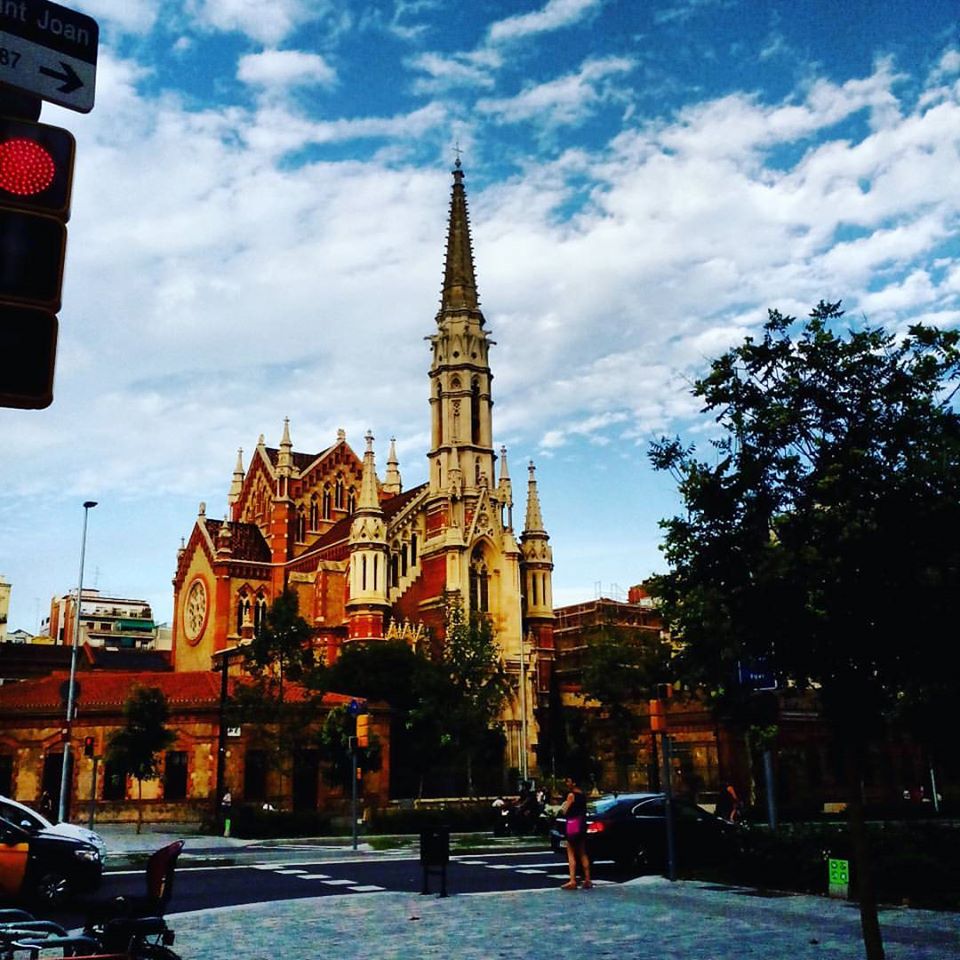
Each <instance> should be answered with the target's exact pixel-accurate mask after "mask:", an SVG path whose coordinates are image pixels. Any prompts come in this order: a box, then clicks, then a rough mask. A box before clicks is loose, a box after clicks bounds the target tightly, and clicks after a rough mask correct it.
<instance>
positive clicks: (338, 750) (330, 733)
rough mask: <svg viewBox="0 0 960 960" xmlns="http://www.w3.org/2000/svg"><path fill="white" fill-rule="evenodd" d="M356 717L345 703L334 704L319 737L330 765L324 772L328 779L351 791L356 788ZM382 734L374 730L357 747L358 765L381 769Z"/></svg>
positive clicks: (359, 766)
mask: <svg viewBox="0 0 960 960" xmlns="http://www.w3.org/2000/svg"><path fill="white" fill-rule="evenodd" d="M355 731H356V720H355V718H354V717H352V716H351V715H350V712H349V711H348V710H347V708H346V707H345V706H341V707H334V708H333V709H332V710H330V711H329V712H328V713H327V715H326V717H324V721H323V726H322V727H321V728H320V731H319V734H318V737H317V740H318V743H319V746H320V754H321V756H322V757H323V758H324V760H326V762H327V765H326V768H325V770H324V776H325V777H326V779H327V780H328V782H329V783H331V784H333V785H334V786H337V787H340V788H341V789H342V790H343V791H344V793H347V794H349V793H350V792H351V790H352V789H353V753H352V751H351V749H350V738H351V737H353V736H354V735H355ZM380 758H381V746H380V738H379V737H378V736H377V735H376V734H375V733H373V732H371V734H370V744H369V746H366V747H358V748H357V766H358V768H359V769H360V770H379V769H380Z"/></svg>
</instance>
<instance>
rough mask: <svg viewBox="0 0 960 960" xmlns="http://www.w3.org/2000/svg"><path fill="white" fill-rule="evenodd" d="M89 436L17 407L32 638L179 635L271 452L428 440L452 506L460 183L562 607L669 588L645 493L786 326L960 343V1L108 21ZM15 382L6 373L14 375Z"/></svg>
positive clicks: (82, 282) (82, 370) (92, 6)
mask: <svg viewBox="0 0 960 960" xmlns="http://www.w3.org/2000/svg"><path fill="white" fill-rule="evenodd" d="M65 5H67V6H70V7H72V8H73V9H76V10H80V11H82V12H83V13H86V14H88V15H90V16H92V17H94V18H95V19H96V20H97V22H98V23H99V25H100V51H99V61H98V66H97V88H96V104H95V107H94V109H93V111H92V112H91V113H89V114H80V113H76V112H72V111H69V110H66V109H63V108H61V107H57V106H54V105H52V104H46V105H45V106H44V108H43V114H42V117H41V120H42V121H44V122H46V123H52V124H55V125H58V126H64V127H67V128H68V129H70V130H71V131H72V132H73V133H74V135H75V137H76V140H77V160H76V168H75V176H74V191H73V206H72V216H71V220H70V224H69V240H68V249H67V264H66V275H65V281H64V291H63V308H62V310H61V312H60V339H59V346H58V355H57V367H56V379H55V385H54V402H53V404H52V406H50V407H49V408H47V409H46V410H41V411H20V410H0V444H2V446H3V455H2V456H0V491H2V494H0V574H3V575H5V576H6V579H7V580H8V581H9V582H10V583H11V584H12V594H11V610H10V619H9V628H10V629H16V628H22V629H26V630H28V631H30V632H35V631H36V630H37V628H38V626H39V621H40V619H41V617H43V616H45V615H46V613H47V612H48V609H49V603H50V598H51V597H52V596H54V595H62V594H64V593H67V592H68V591H70V590H73V589H76V584H77V580H78V574H79V558H80V548H81V538H82V529H83V506H82V504H83V502H84V501H85V500H88V499H89V500H95V501H97V502H98V506H97V507H96V508H94V509H93V510H91V512H90V515H89V526H88V533H87V540H86V563H85V571H84V585H85V586H87V587H93V586H96V587H97V588H98V589H100V590H101V591H102V592H103V593H105V594H107V595H111V596H121V597H131V598H142V599H146V600H148V601H149V602H150V603H151V604H152V605H153V608H154V613H155V616H156V619H157V620H158V621H169V620H170V619H171V617H172V607H173V589H172V585H171V580H172V577H173V574H174V571H175V564H176V551H177V548H178V546H179V544H180V541H181V538H184V537H188V536H189V534H190V531H191V529H192V526H193V523H194V520H195V518H196V515H197V511H198V505H199V503H200V502H201V501H203V502H205V503H206V505H207V514H208V515H209V516H213V517H221V516H223V514H224V512H225V509H226V496H227V491H228V488H229V484H230V480H231V478H232V472H233V467H234V463H235V461H236V457H237V450H238V448H243V450H244V463H245V464H246V463H249V455H250V452H252V450H253V448H254V446H255V444H256V442H257V438H258V436H259V435H260V434H261V433H263V434H264V435H265V438H266V442H267V444H268V445H270V446H277V445H278V443H279V440H280V437H281V434H282V429H283V419H284V417H289V418H290V432H291V437H292V440H293V444H294V449H296V450H298V451H302V452H307V453H313V452H319V451H320V450H323V449H325V448H326V447H327V446H329V445H330V444H331V443H332V442H334V440H335V438H336V431H337V429H338V428H343V429H344V430H346V432H347V439H348V441H349V442H351V445H352V446H353V448H354V449H355V450H356V451H358V452H362V449H363V440H362V437H363V434H364V433H365V432H366V431H367V430H368V429H370V430H372V431H373V433H374V435H375V437H376V444H375V450H376V453H377V462H378V467H379V469H380V471H381V475H382V471H383V468H384V465H385V461H386V453H387V448H388V444H389V440H390V438H391V437H396V444H397V451H398V454H399V459H400V467H401V472H402V474H403V479H404V484H405V486H406V487H409V486H413V485H415V484H417V483H419V482H421V481H423V480H424V479H425V477H426V450H427V444H428V440H429V437H428V427H429V412H428V399H427V398H428V393H429V391H428V377H427V373H428V370H429V364H430V354H429V344H428V343H427V342H426V341H425V340H424V338H425V337H426V336H428V335H429V334H431V333H432V332H433V330H434V324H435V319H434V318H435V314H436V309H437V305H438V301H439V291H440V284H441V280H442V271H443V253H444V244H445V227H446V219H447V211H448V203H449V195H450V186H451V182H452V181H451V177H450V170H451V167H452V163H453V160H454V157H455V150H456V149H457V148H459V151H460V156H461V157H462V162H463V169H464V171H465V173H466V181H465V182H466V187H467V195H468V201H469V206H470V214H471V222H472V231H473V244H474V254H475V259H476V269H477V281H478V286H479V291H480V295H481V298H482V307H483V310H484V314H485V316H486V320H487V326H488V328H489V329H490V330H491V333H492V337H493V339H494V340H495V341H496V346H495V347H494V348H493V349H492V350H491V360H490V362H491V367H492V370H493V373H494V384H493V391H494V400H495V408H494V436H495V443H496V445H497V447H498V448H499V446H500V445H501V444H503V445H505V446H506V447H507V449H508V461H509V464H510V472H511V476H512V478H513V482H514V491H515V496H517V499H518V501H519V504H518V508H517V509H518V510H519V512H520V516H522V510H523V504H524V502H525V483H524V481H525V479H526V465H527V463H528V461H530V460H533V461H534V462H535V463H536V465H537V479H538V483H539V492H540V499H541V503H542V508H543V516H544V520H545V524H546V527H547V530H548V532H549V534H550V536H551V544H552V546H553V551H554V563H555V570H554V594H555V602H556V603H557V604H565V603H574V602H581V601H585V600H590V599H592V598H594V597H596V596H597V595H598V594H601V593H602V594H603V595H604V596H614V597H617V596H623V595H624V594H625V591H626V588H627V587H628V586H629V585H631V584H634V583H637V582H639V581H641V580H643V579H644V578H645V577H647V576H648V575H650V574H651V573H653V572H657V571H662V570H663V569H664V563H663V560H662V557H661V554H660V552H659V543H660V530H659V527H658V522H659V521H660V519H662V518H664V517H667V516H671V515H673V514H674V513H675V512H676V511H677V510H678V509H679V505H678V500H677V497H676V492H675V489H674V482H673V480H672V479H671V478H670V477H669V476H668V475H666V474H656V473H654V472H653V471H652V469H651V467H650V465H649V462H648V457H647V453H648V449H649V444H650V442H651V441H652V440H655V439H657V438H658V437H660V436H661V435H670V436H672V435H675V434H679V435H680V436H682V437H684V438H685V439H686V440H689V441H691V442H695V443H697V444H698V449H700V450H701V452H703V445H705V444H706V441H707V439H708V438H709V435H710V431H711V423H710V421H709V420H706V419H705V418H704V415H703V414H702V412H701V411H700V409H699V405H698V403H697V401H696V400H695V399H694V398H692V397H691V394H690V388H691V384H692V383H693V382H694V380H695V379H696V378H697V377H698V376H700V375H702V374H704V373H705V372H706V370H707V367H708V365H709V362H710V359H711V358H713V357H715V356H717V355H718V354H720V353H722V352H723V351H724V350H726V349H727V348H729V347H731V346H733V345H735V344H737V343H739V342H741V341H742V340H743V338H744V337H745V336H747V335H750V334H751V333H756V332H757V331H758V330H759V329H760V327H761V325H762V324H763V322H764V320H765V319H766V312H767V309H768V308H777V309H780V310H781V311H783V312H785V313H788V314H792V315H795V316H798V317H803V316H805V315H806V314H807V313H808V312H809V311H810V309H811V308H812V307H813V306H814V305H815V304H816V303H817V302H818V301H819V300H820V299H826V300H843V303H844V306H845V308H846V309H847V317H846V319H847V320H848V321H849V322H850V323H851V324H854V325H856V324H859V325H863V324H864V323H870V324H879V325H884V326H885V327H888V328H889V329H891V330H894V331H899V330H903V329H905V328H906V327H907V326H908V325H909V324H910V323H914V322H917V321H924V322H928V323H932V324H936V325H938V326H941V327H956V326H958V325H960V242H958V239H957V236H958V232H957V230H958V225H960V33H958V16H960V7H958V6H957V4H956V2H955V0H949V2H948V0H916V2H906V0H884V2H882V3H881V2H879V0H845V2H844V3H842V4H839V3H836V2H834V0H829V2H828V0H799V2H797V0H794V2H791V3H786V2H780V0H766V2H754V0H472V2H471V3H452V2H449V0H271V2H269V3H267V2H264V0H84V2H79V0H77V2H73V3H70V2H67V3H66V4H65ZM2 363H3V358H2V357H0V370H2Z"/></svg>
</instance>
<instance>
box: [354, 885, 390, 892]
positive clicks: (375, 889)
mask: <svg viewBox="0 0 960 960" xmlns="http://www.w3.org/2000/svg"><path fill="white" fill-rule="evenodd" d="M350 889H351V890H353V892H354V893H379V892H381V891H384V890H386V889H387V888H386V887H378V886H377V885H376V884H375V883H366V884H362V885H360V884H358V885H357V886H355V887H351V888H350Z"/></svg>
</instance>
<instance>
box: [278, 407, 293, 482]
mask: <svg viewBox="0 0 960 960" xmlns="http://www.w3.org/2000/svg"><path fill="white" fill-rule="evenodd" d="M292 468H293V443H292V442H291V440H290V418H289V417H284V418H283V437H282V438H281V440H280V453H279V455H278V456H277V472H278V473H280V474H281V475H283V476H287V477H289V476H290V473H291V470H292Z"/></svg>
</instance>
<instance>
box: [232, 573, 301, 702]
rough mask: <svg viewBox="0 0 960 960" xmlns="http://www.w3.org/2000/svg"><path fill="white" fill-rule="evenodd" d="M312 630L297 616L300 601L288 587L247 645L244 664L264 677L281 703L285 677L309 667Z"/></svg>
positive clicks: (296, 675) (293, 676)
mask: <svg viewBox="0 0 960 960" xmlns="http://www.w3.org/2000/svg"><path fill="white" fill-rule="evenodd" d="M311 636H312V631H311V629H310V624H308V623H307V621H306V620H304V619H303V617H301V616H300V602H299V600H298V599H297V594H296V591H295V590H291V589H290V588H289V587H287V588H286V589H284V591H283V592H282V593H281V594H280V595H279V596H278V597H277V598H276V600H274V601H273V603H272V604H271V605H270V609H269V610H267V615H266V617H264V622H263V623H262V624H261V625H260V628H259V629H258V630H257V632H256V633H255V634H254V637H253V640H252V642H251V643H250V645H249V646H248V647H247V650H246V655H247V664H248V667H249V668H250V669H251V671H252V672H253V673H255V674H256V675H258V676H261V677H263V678H265V679H266V680H267V681H268V683H269V685H270V686H271V688H273V689H275V690H276V696H277V699H278V700H279V701H280V702H281V703H282V702H283V696H284V690H283V685H284V681H285V680H288V679H289V680H294V681H297V680H300V679H302V678H303V676H304V673H305V672H306V671H308V670H310V668H311V667H312V666H313V663H314V658H313V647H312V645H311V642H310V641H311Z"/></svg>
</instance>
